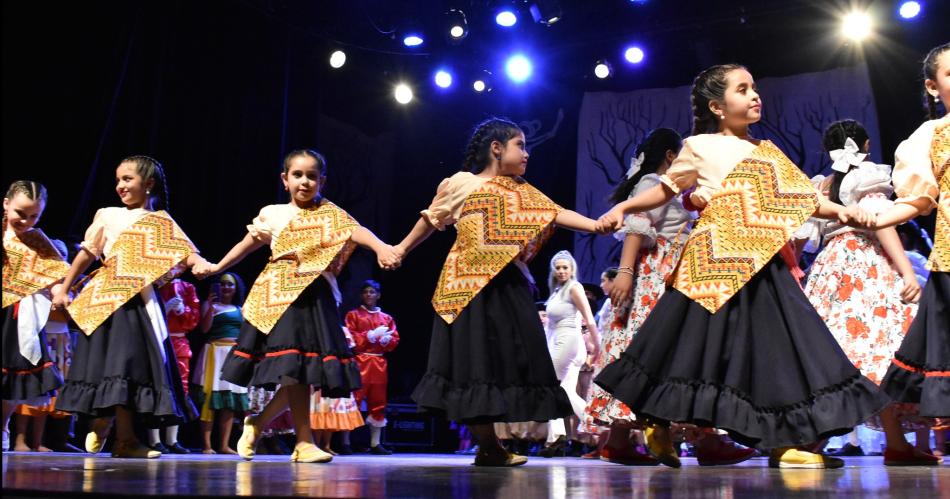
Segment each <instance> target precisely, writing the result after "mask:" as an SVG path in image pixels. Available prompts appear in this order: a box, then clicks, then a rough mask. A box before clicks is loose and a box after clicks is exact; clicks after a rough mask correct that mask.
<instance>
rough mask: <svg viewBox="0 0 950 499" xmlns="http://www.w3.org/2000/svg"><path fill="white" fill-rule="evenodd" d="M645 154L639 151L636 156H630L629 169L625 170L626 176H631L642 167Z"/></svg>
mask: <svg viewBox="0 0 950 499" xmlns="http://www.w3.org/2000/svg"><path fill="white" fill-rule="evenodd" d="M644 159H645V156H644V155H643V153H642V152H641V153H640V155H639V156H637V157H636V158H630V169H629V170H627V178H633V176H634V175H636V174H637V172H638V171H640V168H642V167H643V160H644Z"/></svg>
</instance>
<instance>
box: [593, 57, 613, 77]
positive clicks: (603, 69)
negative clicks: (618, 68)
mask: <svg viewBox="0 0 950 499" xmlns="http://www.w3.org/2000/svg"><path fill="white" fill-rule="evenodd" d="M612 73H613V68H611V67H610V63H609V62H607V61H604V60H600V61H597V64H595V65H594V76H596V77H597V78H599V79H601V80H603V79H604V78H607V77H609V76H610V75H611V74H612Z"/></svg>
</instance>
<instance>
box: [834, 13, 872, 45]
mask: <svg viewBox="0 0 950 499" xmlns="http://www.w3.org/2000/svg"><path fill="white" fill-rule="evenodd" d="M871 26H872V22H871V16H870V15H869V14H868V13H867V12H857V11H856V12H852V13H850V14H848V15H846V16H844V19H843V20H842V22H841V34H842V35H844V36H845V37H847V38H850V39H852V40H855V41H861V40H864V39H865V38H867V37H868V35H870V34H871Z"/></svg>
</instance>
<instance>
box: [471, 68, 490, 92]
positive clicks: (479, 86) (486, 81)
mask: <svg viewBox="0 0 950 499" xmlns="http://www.w3.org/2000/svg"><path fill="white" fill-rule="evenodd" d="M492 80H493V77H492V74H491V72H490V71H482V72H481V74H479V75H478V77H476V78H475V81H473V82H472V90H475V91H476V92H478V93H482V92H491V91H492Z"/></svg>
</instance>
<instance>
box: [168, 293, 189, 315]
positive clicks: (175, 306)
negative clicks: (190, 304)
mask: <svg viewBox="0 0 950 499" xmlns="http://www.w3.org/2000/svg"><path fill="white" fill-rule="evenodd" d="M165 310H168V311H169V312H172V313H174V314H175V315H181V314H183V313H185V302H183V301H182V299H181V298H179V297H177V296H175V297H172V298H169V300H168V301H167V302H165Z"/></svg>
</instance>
